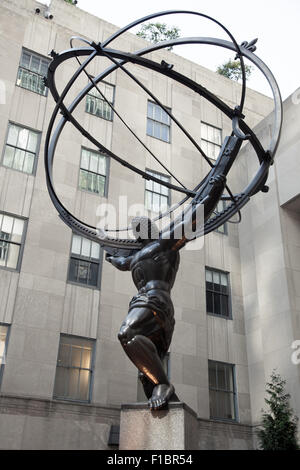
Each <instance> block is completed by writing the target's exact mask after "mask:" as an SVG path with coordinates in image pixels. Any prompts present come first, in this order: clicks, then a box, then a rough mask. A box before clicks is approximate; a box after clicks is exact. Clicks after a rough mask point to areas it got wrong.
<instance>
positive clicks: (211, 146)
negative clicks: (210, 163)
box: [201, 122, 222, 160]
mask: <svg viewBox="0 0 300 470" xmlns="http://www.w3.org/2000/svg"><path fill="white" fill-rule="evenodd" d="M221 146H222V129H218V128H217V127H214V126H210V125H209V124H206V123H205V122H201V147H202V148H203V151H204V152H205V154H206V155H207V156H208V158H211V159H212V160H216V159H217V158H218V156H219V153H220V149H221Z"/></svg>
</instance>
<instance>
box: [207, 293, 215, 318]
mask: <svg viewBox="0 0 300 470" xmlns="http://www.w3.org/2000/svg"><path fill="white" fill-rule="evenodd" d="M206 311H207V312H209V313H214V308H213V293H212V292H209V291H208V292H206Z"/></svg>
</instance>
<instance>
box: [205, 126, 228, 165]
mask: <svg viewBox="0 0 300 470" xmlns="http://www.w3.org/2000/svg"><path fill="white" fill-rule="evenodd" d="M201 124H205V125H206V126H209V127H212V128H213V129H217V130H218V131H220V135H221V144H220V145H219V144H216V143H215V142H212V141H211V140H207V139H203V137H202V135H201ZM200 140H201V141H202V140H204V142H208V143H209V144H213V145H216V146H217V147H219V149H220V150H221V148H222V142H223V129H222V128H220V127H217V126H215V125H214V124H209V123H208V122H206V121H200ZM207 157H208V158H209V159H210V161H211V162H216V161H217V158H218V157H217V158H212V157H210V156H209V155H207Z"/></svg>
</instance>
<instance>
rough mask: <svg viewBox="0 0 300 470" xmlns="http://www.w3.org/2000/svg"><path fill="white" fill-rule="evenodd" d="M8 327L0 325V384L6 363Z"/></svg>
mask: <svg viewBox="0 0 300 470" xmlns="http://www.w3.org/2000/svg"><path fill="white" fill-rule="evenodd" d="M8 328H9V327H8V326H7V325H2V324H1V323H0V383H1V378H2V375H3V370H4V366H5V361H6V349H7V340H8Z"/></svg>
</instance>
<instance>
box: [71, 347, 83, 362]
mask: <svg viewBox="0 0 300 470" xmlns="http://www.w3.org/2000/svg"><path fill="white" fill-rule="evenodd" d="M71 366H72V367H80V366H81V348H78V347H76V346H72V351H71Z"/></svg>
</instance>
